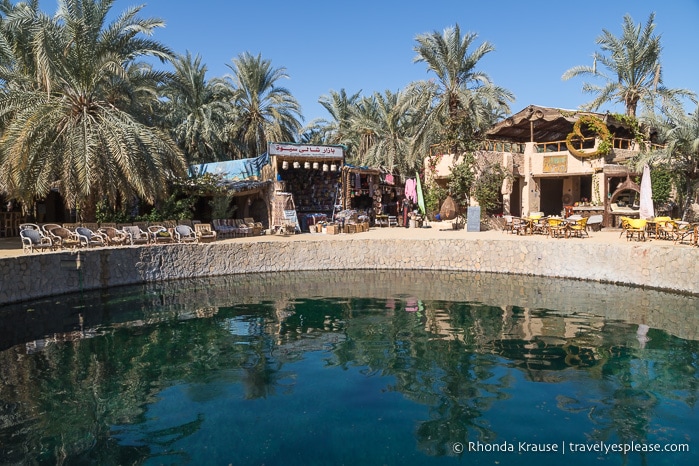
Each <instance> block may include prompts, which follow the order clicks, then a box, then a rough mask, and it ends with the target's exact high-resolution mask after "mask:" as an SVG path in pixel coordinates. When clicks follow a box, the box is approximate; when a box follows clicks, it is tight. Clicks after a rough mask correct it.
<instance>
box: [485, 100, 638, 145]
mask: <svg viewBox="0 0 699 466" xmlns="http://www.w3.org/2000/svg"><path fill="white" fill-rule="evenodd" d="M582 115H592V116H595V117H597V118H599V119H600V120H602V121H604V122H605V123H606V125H607V127H608V128H609V131H610V132H611V133H612V134H614V135H616V137H620V138H632V137H633V133H632V131H631V128H630V127H629V126H628V125H626V124H625V123H623V122H621V121H618V120H616V119H615V118H614V116H612V115H611V114H609V113H595V112H582V111H577V110H565V109H560V108H550V107H539V106H536V105H530V106H528V107H526V108H525V109H523V110H521V111H519V112H518V113H515V114H514V115H512V116H510V117H508V118H505V119H504V120H502V121H501V122H499V123H497V124H496V125H494V126H493V127H492V128H491V129H490V130H488V132H487V133H486V134H487V138H488V139H499V140H506V141H512V142H530V141H532V137H531V133H532V129H533V131H534V139H533V141H534V142H549V141H563V140H565V138H566V136H568V133H570V132H571V131H572V130H573V125H574V124H575V122H576V121H577V119H578V118H579V117H580V116H582ZM532 124H533V128H532Z"/></svg>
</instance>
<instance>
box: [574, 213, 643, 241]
mask: <svg viewBox="0 0 699 466" xmlns="http://www.w3.org/2000/svg"><path fill="white" fill-rule="evenodd" d="M644 228H645V225H644ZM568 232H569V233H570V236H577V237H578V238H582V237H583V236H588V237H589V236H590V234H589V233H588V232H587V217H583V218H581V219H579V220H576V221H575V222H573V223H570V224H568Z"/></svg>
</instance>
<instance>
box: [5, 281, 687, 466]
mask: <svg viewBox="0 0 699 466" xmlns="http://www.w3.org/2000/svg"><path fill="white" fill-rule="evenodd" d="M697 310H699V300H698V299H697V298H696V297H689V296H680V295H674V294H665V293H661V292H657V291H652V290H642V289H638V288H627V287H616V286H612V285H603V284H595V283H586V282H572V281H565V280H546V279H541V278H538V277H517V276H505V275H488V274H469V273H429V272H410V271H406V272H395V271H385V272H384V271H381V272H377V271H354V272H345V273H341V272H333V273H332V274H328V273H327V272H317V273H313V272H302V273H293V274H291V273H290V274H260V275H245V276H233V277H221V278H216V279H206V280H192V281H177V282H167V283H158V284H149V285H144V286H138V287H126V288H118V289H113V290H107V291H102V292H89V293H88V292H86V293H82V294H78V295H68V296H58V297H53V298H51V299H44V300H41V301H36V302H29V303H23V304H20V305H15V306H7V307H5V308H4V309H2V310H0V322H1V324H0V374H1V376H2V377H1V380H0V464H56V463H61V464H103V465H108V464H193V465H194V464H196V465H199V464H214V465H219V464H221V465H228V464H234V465H241V464H243V465H246V464H266V465H296V464H298V465H313V464H420V465H422V464H442V463H446V464H487V465H497V464H501V465H505V464H532V465H549V464H550V465H560V464H568V465H586V464H590V463H591V462H593V461H594V462H601V463H604V464H611V465H617V464H618V465H634V464H638V465H645V464H653V465H658V464H668V465H670V464H672V465H685V464H687V465H689V464H697V461H698V460H699V454H698V453H697V451H699V441H698V439H699V412H698V408H697V401H698V400H699V316H697ZM656 450H660V451H656Z"/></svg>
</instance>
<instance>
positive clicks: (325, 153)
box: [268, 142, 344, 159]
mask: <svg viewBox="0 0 699 466" xmlns="http://www.w3.org/2000/svg"><path fill="white" fill-rule="evenodd" d="M268 152H269V155H279V156H287V157H307V158H335V159H343V158H344V150H343V148H342V146H311V145H306V144H281V143H274V142H272V143H270V144H269V151H268Z"/></svg>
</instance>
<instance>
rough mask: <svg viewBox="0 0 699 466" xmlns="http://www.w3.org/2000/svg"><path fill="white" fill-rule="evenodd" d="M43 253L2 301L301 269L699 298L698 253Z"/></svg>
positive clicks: (10, 275) (2, 272)
mask: <svg viewBox="0 0 699 466" xmlns="http://www.w3.org/2000/svg"><path fill="white" fill-rule="evenodd" d="M79 257H80V267H79V268H78V267H77V266H76V258H77V255H76V254H75V253H69V252H55V253H41V254H33V255H24V256H20V257H13V258H5V259H2V260H0V264H1V266H0V304H4V303H11V302H18V301H23V300H29V299H34V298H40V297H45V296H51V295H58V294H63V293H71V292H78V291H81V290H91V289H98V288H104V287H111V286H118V285H127V284H137V283H144V282H153V281H160V280H170V279H178V278H196V277H206V276H220V275H231V274H244V273H249V272H276V271H301V270H343V269H397V270H410V269H412V270H455V271H474V272H496V273H504V274H521V275H535V276H550V277H563V278H573V279H582V280H592V281H598V282H604V283H618V284H627V285H634V286H641V287H646V288H653V289H659V290H667V291H675V292H681V293H688V294H694V295H699V269H698V268H697V266H696V263H697V258H699V250H698V249H696V248H684V247H676V246H675V247H672V245H669V246H667V247H666V246H658V245H653V246H652V247H650V246H649V245H646V244H640V243H637V244H631V243H626V244H622V243H619V244H604V243H592V242H590V243H586V242H576V243H572V242H566V241H531V242H523V241H517V239H497V240H469V241H463V240H459V239H453V240H449V239H430V240H416V239H399V240H376V239H372V240H362V239H352V240H326V241H313V240H308V241H305V240H295V241H287V242H279V241H264V240H262V241H259V242H225V243H222V242H219V243H209V244H176V245H159V246H141V247H122V248H104V249H94V250H88V251H85V250H83V251H81V252H80V255H79Z"/></svg>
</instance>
